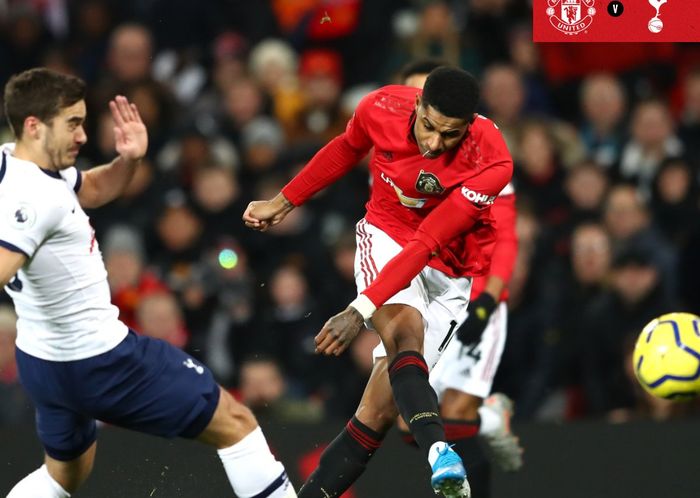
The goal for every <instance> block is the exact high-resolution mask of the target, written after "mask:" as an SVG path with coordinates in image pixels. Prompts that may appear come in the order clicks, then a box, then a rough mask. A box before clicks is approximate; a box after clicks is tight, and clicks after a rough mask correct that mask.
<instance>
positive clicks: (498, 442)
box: [398, 59, 522, 498]
mask: <svg viewBox="0 0 700 498" xmlns="http://www.w3.org/2000/svg"><path fill="white" fill-rule="evenodd" d="M443 65H445V63H444V62H442V61H439V60H435V59H419V60H416V61H414V62H412V63H410V64H408V65H406V66H405V67H404V69H403V71H402V73H401V79H402V81H403V82H404V84H405V85H409V86H416V87H418V88H423V85H424V84H425V80H426V78H427V77H428V74H429V73H430V71H432V70H433V69H435V68H437V67H440V66H443ZM491 214H492V215H493V218H494V221H495V222H496V245H495V247H494V249H493V254H492V256H491V266H490V270H489V274H488V275H485V276H481V277H476V278H474V281H473V283H472V289H471V298H470V302H469V307H468V316H467V319H466V321H465V322H464V323H463V324H461V325H460V326H459V327H458V328H457V339H458V340H455V341H451V342H450V344H449V345H448V346H447V348H446V349H445V351H444V353H443V354H442V356H441V357H440V361H439V362H438V364H437V365H436V366H435V368H434V369H433V370H432V371H431V372H430V385H432V386H433V388H434V389H435V392H436V394H437V396H438V400H439V402H440V414H441V415H442V418H443V422H444V426H445V436H446V437H447V440H448V442H449V443H450V444H452V445H453V448H454V450H455V451H456V452H457V454H458V455H459V456H460V457H461V458H462V460H463V462H464V464H465V465H466V466H467V467H468V468H469V469H470V474H469V483H470V485H471V488H472V491H473V492H474V493H475V494H476V495H477V496H480V497H484V498H486V497H488V496H490V468H489V465H488V463H487V462H486V461H484V459H483V452H482V451H481V447H480V445H479V444H478V442H477V441H476V440H475V437H476V436H477V435H478V436H480V437H481V438H482V439H483V440H484V441H485V442H486V443H487V447H488V449H489V454H490V456H491V457H492V460H493V461H494V463H496V464H497V465H498V466H499V467H500V468H501V469H502V470H505V471H514V470H518V469H519V468H520V467H521V466H522V449H521V448H520V445H519V442H518V439H517V437H515V436H514V435H513V433H512V432H511V430H510V418H511V416H512V413H513V404H512V402H511V400H510V399H508V397H507V396H505V395H504V394H501V393H494V394H492V395H490V396H489V394H490V392H491V386H492V385H493V379H494V377H495V375H496V370H497V369H498V365H499V363H500V358H501V355H502V353H503V348H504V346H505V342H506V333H507V321H508V310H507V306H506V299H507V298H508V291H507V285H508V282H509V281H510V277H511V275H512V273H513V268H514V266H515V258H516V255H517V250H518V240H517V234H516V218H517V213H516V208H515V190H514V188H513V186H512V184H510V183H509V184H508V185H506V187H505V188H504V189H503V190H502V191H501V193H500V194H499V195H498V197H497V198H496V201H495V202H494V204H493V206H492V207H491ZM487 396H488V397H487ZM484 398H485V401H484ZM398 425H399V428H400V429H401V431H402V434H403V436H404V439H405V440H406V441H407V442H412V440H413V437H412V436H411V434H410V432H409V431H408V428H407V427H406V425H405V422H404V421H403V420H402V419H400V418H399V422H398Z"/></svg>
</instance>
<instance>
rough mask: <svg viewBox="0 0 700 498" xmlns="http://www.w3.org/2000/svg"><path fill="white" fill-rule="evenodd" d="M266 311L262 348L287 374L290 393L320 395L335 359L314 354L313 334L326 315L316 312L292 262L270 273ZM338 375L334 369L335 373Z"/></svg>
mask: <svg viewBox="0 0 700 498" xmlns="http://www.w3.org/2000/svg"><path fill="white" fill-rule="evenodd" d="M266 287H267V289H268V292H269V302H270V308H269V313H268V314H267V315H266V316H264V317H261V318H262V320H261V324H260V327H261V329H262V330H261V331H260V332H259V333H260V334H261V339H263V340H264V341H265V344H264V345H263V348H264V350H265V351H270V352H274V354H275V357H276V358H279V359H280V361H281V364H282V366H283V368H284V370H285V372H286V373H287V375H288V381H289V390H290V394H292V395H294V396H309V395H312V394H319V392H320V391H322V390H323V388H324V386H325V385H328V384H332V382H333V378H334V376H333V374H332V373H331V372H333V370H334V369H337V367H338V362H337V358H328V357H325V356H322V355H317V354H315V352H314V351H315V349H316V345H315V343H314V337H315V336H316V334H317V333H318V332H319V331H320V330H321V325H322V324H323V321H324V320H325V317H324V316H323V315H321V314H320V313H319V311H318V306H317V303H316V301H315V298H314V297H313V296H312V294H311V290H310V288H309V283H308V281H307V279H306V277H305V276H304V274H303V273H302V271H301V269H300V268H299V267H298V266H297V265H296V264H293V263H287V264H282V265H281V266H279V267H277V268H276V269H275V271H274V272H273V274H272V275H271V276H270V279H269V282H268V285H267V286H266ZM335 374H336V375H337V372H335Z"/></svg>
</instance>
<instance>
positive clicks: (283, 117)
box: [249, 38, 304, 126]
mask: <svg viewBox="0 0 700 498" xmlns="http://www.w3.org/2000/svg"><path fill="white" fill-rule="evenodd" d="M249 68H250V73H251V75H252V76H253V77H254V78H255V80H256V81H257V82H258V84H259V85H260V86H261V87H262V88H263V90H264V91H265V92H266V93H267V94H268V95H269V96H270V97H271V98H272V102H273V105H272V108H273V112H274V115H275V117H276V118H277V119H278V120H279V122H280V123H283V125H285V126H288V123H290V122H291V121H293V119H294V116H295V115H296V114H297V112H299V110H300V109H301V107H302V106H303V104H304V102H303V95H302V93H301V89H300V88H299V77H298V68H299V57H298V56H297V53H296V52H295V51H294V49H293V48H292V47H291V45H289V44H288V43H287V42H285V41H283V40H277V39H273V38H270V39H267V40H263V41H261V42H260V43H258V44H257V45H256V46H255V47H254V48H253V49H252V50H251V52H250V62H249Z"/></svg>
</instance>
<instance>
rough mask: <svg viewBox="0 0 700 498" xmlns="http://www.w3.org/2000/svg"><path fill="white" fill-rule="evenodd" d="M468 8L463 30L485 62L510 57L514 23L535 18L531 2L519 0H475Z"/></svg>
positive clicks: (456, 3)
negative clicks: (532, 16)
mask: <svg viewBox="0 0 700 498" xmlns="http://www.w3.org/2000/svg"><path fill="white" fill-rule="evenodd" d="M453 3H454V4H455V5H459V4H460V3H461V2H453ZM465 7H466V22H465V23H464V24H463V26H464V27H463V32H464V34H465V36H466V37H467V41H468V43H469V45H470V46H472V47H473V49H474V50H475V51H476V53H478V54H479V57H480V59H481V61H482V65H483V66H484V67H486V66H490V65H491V64H494V63H497V62H503V61H506V60H508V55H509V48H508V45H509V36H510V34H511V33H512V29H513V27H514V26H517V25H520V24H521V23H522V21H523V20H525V19H527V20H528V21H529V20H530V19H531V13H532V10H531V7H530V6H529V4H527V3H525V2H518V1H515V0H472V1H471V2H469V3H466V2H465Z"/></svg>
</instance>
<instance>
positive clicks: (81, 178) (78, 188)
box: [73, 169, 83, 194]
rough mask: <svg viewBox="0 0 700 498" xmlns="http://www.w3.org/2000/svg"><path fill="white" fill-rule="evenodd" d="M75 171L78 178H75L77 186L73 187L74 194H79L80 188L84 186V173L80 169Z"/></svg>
mask: <svg viewBox="0 0 700 498" xmlns="http://www.w3.org/2000/svg"><path fill="white" fill-rule="evenodd" d="M75 171H76V173H77V174H78V176H76V177H75V185H74V186H73V192H75V193H76V194H77V193H78V191H79V190H80V187H81V186H82V184H83V172H82V171H80V170H79V169H76V170H75Z"/></svg>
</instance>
